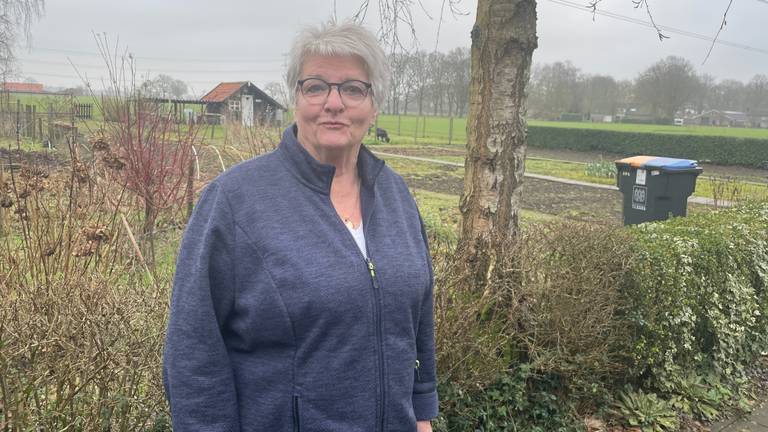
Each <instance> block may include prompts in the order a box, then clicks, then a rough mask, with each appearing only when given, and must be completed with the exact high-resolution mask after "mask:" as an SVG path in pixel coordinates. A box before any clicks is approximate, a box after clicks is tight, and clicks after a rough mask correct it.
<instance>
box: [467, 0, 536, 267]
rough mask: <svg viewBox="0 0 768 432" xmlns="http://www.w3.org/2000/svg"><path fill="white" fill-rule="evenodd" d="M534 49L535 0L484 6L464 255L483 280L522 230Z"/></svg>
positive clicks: (475, 67) (478, 24)
mask: <svg viewBox="0 0 768 432" xmlns="http://www.w3.org/2000/svg"><path fill="white" fill-rule="evenodd" d="M536 46H537V39H536V1H535V0H478V4H477V18H476V21H475V26H474V28H473V29H472V68H471V78H470V90H469V95H470V106H469V117H468V119H467V159H466V162H465V174H464V193H463V195H462V197H461V202H460V210H461V215H462V224H461V236H460V239H459V244H458V249H459V251H460V255H459V256H461V257H462V259H463V260H464V261H465V262H466V263H467V265H468V268H473V269H474V271H476V273H475V274H476V275H478V276H482V277H484V278H487V277H489V276H490V275H491V274H492V271H493V269H494V264H495V262H497V261H498V259H499V258H501V255H502V254H503V252H504V251H503V249H504V247H503V246H504V245H505V244H508V242H509V240H511V239H512V238H514V236H515V235H516V234H517V231H518V218H519V211H520V201H521V195H522V181H523V171H524V168H525V149H526V145H527V126H526V122H525V119H524V118H523V115H524V114H525V105H526V94H525V86H526V83H527V82H528V78H529V75H530V70H531V56H532V55H533V51H534V50H535V49H536Z"/></svg>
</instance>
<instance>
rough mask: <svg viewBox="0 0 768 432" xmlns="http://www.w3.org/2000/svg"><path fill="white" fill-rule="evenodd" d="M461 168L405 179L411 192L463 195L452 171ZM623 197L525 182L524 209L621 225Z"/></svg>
mask: <svg viewBox="0 0 768 432" xmlns="http://www.w3.org/2000/svg"><path fill="white" fill-rule="evenodd" d="M457 169H460V168H458V167H451V166H443V169H441V171H445V174H442V173H441V175H431V176H429V177H421V176H408V175H406V176H404V178H405V181H406V183H408V185H409V186H410V187H412V188H416V189H425V190H428V191H432V192H440V193H445V194H451V195H461V193H462V191H463V190H464V182H463V181H462V180H461V179H460V178H459V177H457V176H455V175H452V174H450V171H454V170H457ZM621 204H622V195H621V193H620V192H618V191H612V190H607V189H597V188H591V187H588V186H578V185H567V184H563V183H558V182H552V181H547V180H539V179H533V178H526V179H525V180H524V183H523V208H524V209H527V210H533V211H536V212H539V213H546V214H550V215H555V216H561V217H567V218H569V219H578V220H584V221H592V222H598V221H599V222H608V223H616V224H621V223H622V217H621Z"/></svg>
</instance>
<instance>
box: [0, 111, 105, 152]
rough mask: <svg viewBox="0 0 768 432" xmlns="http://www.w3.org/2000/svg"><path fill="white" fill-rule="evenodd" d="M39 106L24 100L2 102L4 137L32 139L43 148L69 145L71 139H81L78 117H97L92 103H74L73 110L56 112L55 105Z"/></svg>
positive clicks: (0, 124)
mask: <svg viewBox="0 0 768 432" xmlns="http://www.w3.org/2000/svg"><path fill="white" fill-rule="evenodd" d="M38 108H39V106H37V105H27V104H22V103H21V102H20V101H16V103H15V104H13V103H4V104H0V136H1V137H3V138H6V139H8V138H10V139H14V140H17V141H20V140H21V139H31V140H32V141H36V142H39V143H40V144H41V146H42V147H56V146H58V145H59V144H66V139H67V138H72V139H77V138H78V134H77V127H76V126H75V120H76V119H78V120H87V119H91V118H92V116H93V106H92V105H91V104H73V105H72V106H71V111H56V110H54V108H53V106H49V107H48V109H47V110H45V111H42V110H39V109H38ZM41 111H42V112H41Z"/></svg>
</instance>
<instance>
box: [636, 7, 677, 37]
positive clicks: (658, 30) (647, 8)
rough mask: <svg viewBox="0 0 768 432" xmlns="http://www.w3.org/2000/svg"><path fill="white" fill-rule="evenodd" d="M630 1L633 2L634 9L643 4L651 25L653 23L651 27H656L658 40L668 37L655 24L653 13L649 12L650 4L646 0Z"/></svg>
mask: <svg viewBox="0 0 768 432" xmlns="http://www.w3.org/2000/svg"><path fill="white" fill-rule="evenodd" d="M632 3H634V5H635V9H639V8H642V7H643V6H645V11H646V12H647V13H648V18H649V19H650V20H651V25H653V28H655V29H656V34H658V36H659V40H660V41H664V39H669V36H667V35H665V34H664V33H662V32H661V29H660V28H659V26H658V25H657V24H656V21H655V20H654V19H653V14H652V13H651V6H650V5H649V4H648V0H632Z"/></svg>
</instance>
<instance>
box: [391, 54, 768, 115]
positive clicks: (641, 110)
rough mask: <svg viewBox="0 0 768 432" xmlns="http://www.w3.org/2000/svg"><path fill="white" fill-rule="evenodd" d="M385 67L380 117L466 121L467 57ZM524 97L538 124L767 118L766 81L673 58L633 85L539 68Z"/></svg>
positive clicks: (419, 57) (566, 66) (403, 60)
mask: <svg viewBox="0 0 768 432" xmlns="http://www.w3.org/2000/svg"><path fill="white" fill-rule="evenodd" d="M389 61H390V67H391V68H392V86H391V90H390V94H389V95H388V97H387V102H386V104H385V106H383V107H382V111H383V112H384V113H387V114H406V113H408V114H418V115H442V116H465V115H466V113H467V110H468V104H469V99H468V90H469V66H470V58H469V50H468V49H466V48H456V49H454V50H452V51H450V52H448V53H441V52H426V51H416V52H411V53H395V54H391V55H390V56H389ZM527 90H528V117H531V118H540V119H559V118H561V116H562V115H563V114H576V115H581V116H583V117H585V118H587V117H588V116H589V115H590V114H602V115H611V116H615V115H617V114H621V115H625V114H626V115H628V116H629V115H636V116H638V117H642V116H644V117H645V118H647V119H648V120H649V121H653V120H654V119H656V120H662V121H666V120H669V119H672V118H674V117H676V116H678V115H682V114H684V112H687V113H689V114H693V113H701V112H703V111H706V110H710V109H717V110H723V111H740V112H744V113H747V114H751V115H762V116H768V75H765V74H757V75H755V76H753V77H752V79H750V80H749V81H748V82H742V81H738V80H733V79H723V80H718V79H716V78H715V77H713V76H712V75H708V74H699V73H698V72H697V71H696V68H695V67H694V66H693V64H692V63H691V62H690V61H688V60H686V59H684V58H681V57H675V56H670V57H667V58H664V59H661V60H659V61H657V62H655V63H654V64H652V65H650V66H649V67H648V68H647V69H645V70H644V71H642V72H641V73H639V74H638V75H637V77H635V79H631V80H630V79H624V80H621V79H616V78H614V77H612V76H610V75H603V74H594V75H593V74H588V73H584V72H582V71H581V69H579V68H578V67H577V66H574V65H573V64H572V63H571V62H569V61H564V62H554V63H548V64H537V65H534V66H533V68H532V70H531V79H530V82H529V83H528V87H527ZM629 113H632V114H629ZM577 117H578V116H577Z"/></svg>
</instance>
